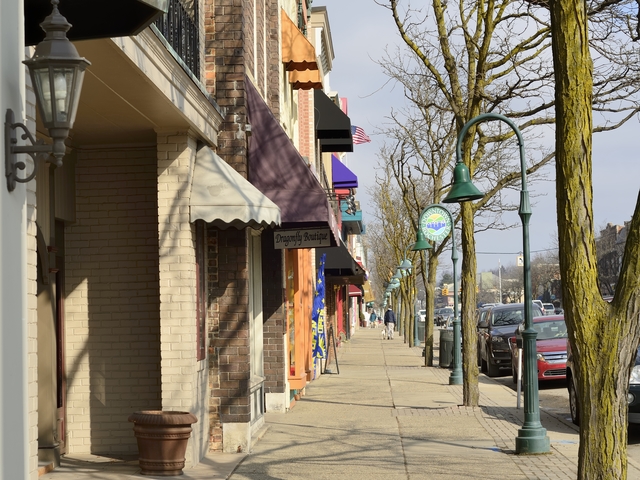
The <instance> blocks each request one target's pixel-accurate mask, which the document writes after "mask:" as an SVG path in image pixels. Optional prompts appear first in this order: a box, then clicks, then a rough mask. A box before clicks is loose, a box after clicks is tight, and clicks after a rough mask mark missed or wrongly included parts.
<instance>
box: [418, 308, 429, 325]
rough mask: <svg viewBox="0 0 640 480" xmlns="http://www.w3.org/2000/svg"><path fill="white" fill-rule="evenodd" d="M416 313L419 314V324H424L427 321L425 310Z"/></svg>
mask: <svg viewBox="0 0 640 480" xmlns="http://www.w3.org/2000/svg"><path fill="white" fill-rule="evenodd" d="M418 313H419V314H420V321H421V322H426V321H427V311H426V310H419V311H418Z"/></svg>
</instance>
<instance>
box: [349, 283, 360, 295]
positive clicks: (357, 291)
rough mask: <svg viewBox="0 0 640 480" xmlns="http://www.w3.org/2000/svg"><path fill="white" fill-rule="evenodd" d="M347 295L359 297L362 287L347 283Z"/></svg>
mask: <svg viewBox="0 0 640 480" xmlns="http://www.w3.org/2000/svg"><path fill="white" fill-rule="evenodd" d="M349 296H350V297H361V296H362V289H361V288H360V287H358V286H356V285H349Z"/></svg>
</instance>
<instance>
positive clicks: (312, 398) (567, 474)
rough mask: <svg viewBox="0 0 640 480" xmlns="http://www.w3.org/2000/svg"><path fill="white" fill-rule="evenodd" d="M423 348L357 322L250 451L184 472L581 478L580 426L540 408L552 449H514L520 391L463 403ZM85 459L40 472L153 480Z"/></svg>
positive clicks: (271, 417) (488, 384)
mask: <svg viewBox="0 0 640 480" xmlns="http://www.w3.org/2000/svg"><path fill="white" fill-rule="evenodd" d="M436 333H437V332H436ZM421 353H422V348H409V347H408V346H407V345H405V344H404V343H403V340H402V338H399V337H396V338H395V339H394V340H381V339H380V330H379V329H360V330H359V331H358V332H357V333H356V335H354V337H353V338H352V339H351V341H349V342H345V343H344V344H343V346H342V348H341V350H340V353H339V367H340V374H336V373H334V374H326V375H322V376H321V378H319V379H318V380H316V381H314V382H313V383H311V384H310V385H309V386H308V387H307V388H306V394H305V396H304V397H303V398H302V399H301V400H300V401H298V402H296V405H295V407H294V408H293V409H292V410H291V411H290V412H288V413H287V414H276V413H270V414H267V415H266V423H267V430H266V433H264V435H263V437H262V438H261V440H260V441H259V442H258V443H257V444H256V445H255V446H254V448H253V451H252V452H251V453H249V454H248V455H237V454H211V455H209V456H208V457H207V458H206V459H205V460H204V461H203V462H202V463H200V464H199V465H198V466H197V467H195V468H191V469H185V471H184V473H185V474H184V476H182V477H180V478H184V479H193V480H204V479H226V478H230V479H231V480H245V479H252V480H257V479H264V480H267V479H268V480H276V479H278V480H284V479H314V480H319V479H343V478H344V479H366V480H383V479H384V480H387V479H390V480H395V479H398V480H399V479H403V480H406V479H434V480H444V479H455V480H459V479H482V480H491V479H496V480H498V479H499V480H508V479H509V480H510V479H557V480H560V479H562V480H565V479H575V478H576V477H577V467H576V464H577V458H578V431H577V429H576V427H574V426H573V425H572V424H570V423H569V422H567V421H566V420H564V419H561V418H556V417H555V416H553V415H551V414H549V413H548V412H545V411H544V410H541V413H540V415H541V422H542V425H543V426H544V427H545V428H546V429H547V435H548V436H549V438H550V440H551V451H550V453H549V454H544V455H534V456H524V455H515V453H514V448H515V438H516V436H517V434H518V429H519V428H520V425H521V424H522V418H523V411H522V409H520V410H517V409H516V394H515V392H513V391H512V390H510V389H508V388H506V387H505V386H503V385H501V384H499V383H497V382H494V381H493V380H491V379H489V378H487V377H485V376H484V375H481V376H480V382H481V385H480V392H481V398H480V405H481V406H480V407H477V408H466V407H461V406H459V405H460V404H461V403H462V386H461V385H455V386H451V385H449V370H448V369H441V368H438V367H426V368H425V367H423V366H422V365H423V362H424V359H423V357H422V356H421ZM436 354H437V350H436ZM435 363H436V364H437V359H436V362H435ZM333 371H334V372H335V371H336V369H335V364H334V365H333ZM84 460H87V459H86V458H75V459H73V458H72V459H64V460H63V467H62V468H58V469H56V470H54V471H53V472H51V473H49V474H46V475H44V476H42V477H40V478H41V479H43V480H88V479H104V480H120V479H123V480H124V479H134V478H135V479H140V478H156V477H142V476H140V475H139V474H138V473H137V472H138V471H139V469H138V468H137V462H135V461H130V462H115V463H114V462H111V463H109V464H105V463H95V461H94V462H84ZM93 460H96V459H95V458H94V459H93ZM103 460H104V459H103ZM73 463H75V466H72V465H71V464H73ZM165 478H166V477H165ZM629 478H640V470H638V469H637V468H636V467H635V465H631V463H630V464H629Z"/></svg>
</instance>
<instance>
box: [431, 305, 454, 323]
mask: <svg viewBox="0 0 640 480" xmlns="http://www.w3.org/2000/svg"><path fill="white" fill-rule="evenodd" d="M452 315H453V308H452V307H442V308H441V309H439V310H438V313H437V315H435V317H436V318H435V324H436V325H438V326H442V325H444V324H445V323H446V322H447V319H448V318H449V317H450V316H452Z"/></svg>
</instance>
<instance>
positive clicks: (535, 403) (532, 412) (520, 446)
mask: <svg viewBox="0 0 640 480" xmlns="http://www.w3.org/2000/svg"><path fill="white" fill-rule="evenodd" d="M486 120H501V121H503V122H505V123H506V124H507V125H509V127H511V129H512V130H513V131H514V133H515V134H516V137H517V139H518V145H519V146H520V169H521V173H522V188H521V190H520V208H519V209H518V215H519V216H520V219H521V220H522V244H523V257H524V259H523V260H524V331H523V332H522V339H523V349H524V354H523V357H524V387H525V395H524V423H523V425H522V428H521V429H520V430H518V436H517V437H516V453H518V454H535V453H546V452H549V450H550V445H549V437H548V436H547V430H546V429H545V428H543V427H542V424H541V423H540V406H539V400H538V368H537V358H536V357H537V353H536V337H537V336H538V334H537V333H536V331H535V330H534V329H533V308H532V306H533V303H532V298H531V259H530V250H529V219H530V218H531V205H530V203H529V192H528V191H527V166H526V162H525V154H524V140H523V138H522V134H521V133H520V130H518V127H517V126H516V125H515V124H514V123H513V122H512V121H511V120H509V119H508V118H507V117H505V116H503V115H499V114H497V113H485V114H482V115H478V116H477V117H474V118H472V119H471V120H469V121H468V122H467V123H466V124H465V125H464V126H463V127H462V130H461V131H460V134H459V135H458V141H457V144H456V166H455V169H454V171H453V185H452V187H451V190H450V191H449V195H447V197H446V198H445V199H444V200H443V202H444V203H454V202H457V203H461V202H468V201H471V200H477V199H479V198H482V197H483V196H484V195H483V194H482V193H481V192H480V191H479V190H478V189H477V188H476V187H475V186H474V185H473V184H472V183H471V175H470V174H469V169H468V168H467V166H466V165H465V164H464V163H463V161H462V147H461V144H462V140H463V139H464V137H465V135H466V134H467V131H468V130H469V128H471V127H472V126H473V125H475V124H476V123H480V122H483V121H486Z"/></svg>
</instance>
